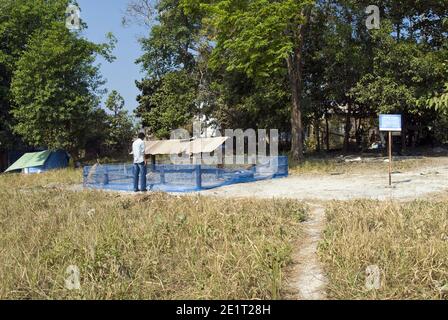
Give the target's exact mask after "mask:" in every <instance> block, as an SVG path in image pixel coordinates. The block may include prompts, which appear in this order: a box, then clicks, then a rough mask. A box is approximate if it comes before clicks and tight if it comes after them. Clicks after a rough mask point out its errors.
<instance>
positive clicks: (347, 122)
mask: <svg viewBox="0 0 448 320" xmlns="http://www.w3.org/2000/svg"><path fill="white" fill-rule="evenodd" d="M351 114H352V104H351V102H349V103H348V109H347V114H346V116H345V128H344V149H343V151H344V153H347V152H348V149H349V145H350V131H351V129H352V123H351Z"/></svg>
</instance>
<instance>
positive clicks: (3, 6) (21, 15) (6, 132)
mask: <svg viewBox="0 0 448 320" xmlns="http://www.w3.org/2000/svg"><path fill="white" fill-rule="evenodd" d="M70 2H71V1H69V0H54V1H45V0H1V1H0V150H1V149H8V148H10V147H12V146H13V145H14V146H17V144H18V142H19V141H20V140H19V138H18V137H17V136H16V135H15V134H14V132H13V126H14V119H13V118H12V117H11V113H10V111H11V108H12V104H13V101H12V99H11V92H10V91H11V81H12V76H13V73H14V72H15V70H16V68H17V62H18V60H19V59H20V57H21V56H22V54H23V53H24V52H25V51H26V49H27V46H28V42H29V41H30V39H31V38H32V37H33V35H34V34H35V33H36V32H38V31H40V30H44V29H46V28H48V27H49V26H50V24H51V23H52V22H54V21H60V22H63V21H64V20H65V17H64V13H65V9H66V8H67V5H68V4H69V3H70Z"/></svg>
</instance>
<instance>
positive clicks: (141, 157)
mask: <svg viewBox="0 0 448 320" xmlns="http://www.w3.org/2000/svg"><path fill="white" fill-rule="evenodd" d="M132 154H133V155H134V163H142V162H144V161H145V142H144V141H143V140H142V139H137V140H135V141H134V143H133V144H132Z"/></svg>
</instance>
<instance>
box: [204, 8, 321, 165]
mask: <svg viewBox="0 0 448 320" xmlns="http://www.w3.org/2000/svg"><path fill="white" fill-rule="evenodd" d="M313 3H314V1H308V0H282V1H269V0H246V1H236V0H217V1H211V4H209V5H207V4H206V7H207V9H208V10H209V17H208V23H209V25H210V26H211V28H210V30H211V34H210V37H211V39H212V40H213V41H215V42H216V46H215V48H214V51H213V55H212V58H211V60H210V63H211V66H212V67H215V68H216V67H219V66H220V65H221V64H225V65H226V66H227V71H234V70H236V71H242V72H244V73H246V74H247V75H248V76H249V77H251V78H268V77H270V76H272V75H273V74H275V73H285V72H287V74H288V79H289V84H290V89H289V91H290V96H291V101H292V107H291V117H290V118H291V134H292V141H291V152H292V155H293V158H295V159H297V160H300V159H302V158H303V123H302V113H303V106H302V94H303V47H304V42H305V37H306V28H307V25H308V21H309V18H310V15H311V10H312V5H313Z"/></svg>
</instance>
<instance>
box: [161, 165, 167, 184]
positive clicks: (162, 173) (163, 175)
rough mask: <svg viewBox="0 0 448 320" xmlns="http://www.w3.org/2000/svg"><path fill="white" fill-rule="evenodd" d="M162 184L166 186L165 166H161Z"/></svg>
mask: <svg viewBox="0 0 448 320" xmlns="http://www.w3.org/2000/svg"><path fill="white" fill-rule="evenodd" d="M160 183H161V184H165V183H166V181H165V165H163V164H162V165H160Z"/></svg>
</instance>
